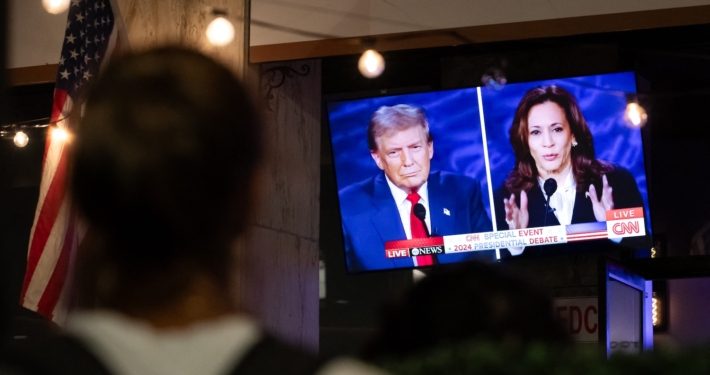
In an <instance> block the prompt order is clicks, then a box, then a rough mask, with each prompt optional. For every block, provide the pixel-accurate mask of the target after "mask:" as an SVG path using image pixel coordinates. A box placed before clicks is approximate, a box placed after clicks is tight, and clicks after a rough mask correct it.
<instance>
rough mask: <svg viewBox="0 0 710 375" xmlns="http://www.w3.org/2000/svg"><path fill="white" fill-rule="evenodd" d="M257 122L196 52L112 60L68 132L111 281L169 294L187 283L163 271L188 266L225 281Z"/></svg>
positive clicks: (236, 88) (76, 193)
mask: <svg viewBox="0 0 710 375" xmlns="http://www.w3.org/2000/svg"><path fill="white" fill-rule="evenodd" d="M261 131H262V130H261V124H260V120H259V116H258V114H257V113H256V111H255V109H254V108H253V107H252V105H251V102H250V100H249V98H248V95H247V93H246V91H245V90H244V88H243V87H242V84H240V82H239V81H238V80H237V78H236V77H235V76H234V75H233V74H232V72H231V71H229V70H228V69H227V68H225V67H224V66H222V65H221V64H218V63H216V62H215V61H213V60H211V59H210V58H208V57H205V56H203V55H201V54H199V53H197V52H193V51H189V50H185V49H180V48H177V47H166V48H161V49H155V50H151V51H148V52H143V53H138V54H134V55H127V56H122V57H120V58H119V59H118V60H116V61H114V62H112V63H111V64H110V65H109V66H108V67H107V69H106V71H105V72H104V73H103V74H102V75H101V77H100V78H99V80H98V81H97V82H96V85H95V86H94V87H93V88H92V90H91V92H90V93H89V96H88V100H87V104H86V109H85V116H84V118H83V120H82V121H81V126H80V127H79V129H78V130H77V133H76V137H75V139H74V143H73V147H74V149H73V165H72V167H73V168H72V173H71V177H70V190H71V195H72V199H73V203H74V204H75V206H76V207H77V208H78V209H79V212H80V213H81V214H82V216H83V217H84V218H85V219H86V220H87V221H88V223H89V228H90V232H91V233H93V234H96V233H98V234H99V235H100V236H99V237H100V238H101V240H102V241H100V243H101V247H102V249H101V250H102V252H103V253H104V257H105V259H106V262H107V263H108V264H110V265H111V267H112V271H113V273H115V275H113V276H114V277H115V278H117V279H118V280H116V282H115V283H114V284H121V285H122V287H123V286H125V289H126V290H127V292H126V293H129V292H128V290H129V289H131V287H130V286H129V285H132V284H135V285H133V286H134V287H136V286H138V285H139V283H142V282H146V283H148V281H147V279H150V280H153V281H155V280H160V278H163V280H164V284H165V285H169V286H168V287H166V289H169V291H168V292H166V293H167V294H166V295H165V297H166V298H169V295H178V294H179V293H181V292H182V290H181V288H180V285H178V284H180V282H179V281H176V282H175V285H170V284H171V281H170V277H169V275H168V274H169V273H170V270H173V271H172V272H173V273H174V274H176V275H175V279H176V280H179V278H180V275H179V273H180V272H182V271H185V270H186V269H188V268H189V269H191V270H200V271H202V272H204V273H206V274H208V275H210V276H213V277H214V278H215V279H216V280H217V281H218V282H227V278H228V277H227V274H228V267H229V264H230V262H229V260H230V258H231V257H230V253H231V243H232V241H233V240H234V239H235V238H236V237H237V236H238V235H239V234H240V233H242V232H243V231H244V229H245V226H246V220H247V218H248V217H249V214H250V212H251V209H252V207H251V205H252V202H251V201H250V198H251V197H252V190H253V186H252V185H253V183H254V177H255V173H256V169H257V166H258V164H259V161H260V158H261V155H262V139H261V138H262V135H261ZM92 237H94V236H92ZM91 242H96V241H95V240H92V241H91ZM177 269H181V271H176V270H177ZM183 278H184V275H183ZM183 286H184V285H183ZM146 288H148V286H146ZM134 289H135V288H134ZM138 289H139V290H140V288H138ZM132 292H136V290H133V291H132ZM136 298H138V297H136ZM146 298H149V299H151V298H154V299H155V300H154V301H153V302H154V303H161V301H160V300H159V299H160V298H159V297H157V296H156V293H152V295H149V293H146Z"/></svg>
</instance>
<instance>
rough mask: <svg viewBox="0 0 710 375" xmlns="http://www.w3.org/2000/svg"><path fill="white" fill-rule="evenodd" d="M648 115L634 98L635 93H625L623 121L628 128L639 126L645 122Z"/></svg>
mask: <svg viewBox="0 0 710 375" xmlns="http://www.w3.org/2000/svg"><path fill="white" fill-rule="evenodd" d="M646 120H648V115H647V114H646V110H645V109H643V107H641V106H640V105H639V103H638V101H637V100H636V95H635V94H626V110H625V111H624V122H626V125H627V126H629V127H630V128H640V127H642V126H644V125H645V124H646Z"/></svg>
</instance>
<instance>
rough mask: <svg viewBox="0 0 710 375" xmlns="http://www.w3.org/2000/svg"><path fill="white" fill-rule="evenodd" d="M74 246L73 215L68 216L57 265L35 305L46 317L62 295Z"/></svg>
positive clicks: (52, 310) (50, 313) (49, 315)
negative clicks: (67, 224)
mask: <svg viewBox="0 0 710 375" xmlns="http://www.w3.org/2000/svg"><path fill="white" fill-rule="evenodd" d="M73 244H74V215H73V213H70V214H69V226H68V228H67V232H66V234H65V235H64V245H63V246H62V252H61V253H60V254H59V259H58V260H57V265H56V266H55V267H54V271H53V272H52V276H51V277H50V279H49V283H47V287H46V288H45V289H44V293H43V294H42V298H40V300H39V303H38V304H37V312H38V313H40V314H42V315H43V316H46V317H51V316H52V313H53V312H54V307H55V306H57V302H58V301H59V296H61V294H62V289H64V283H65V282H66V278H67V272H68V270H69V259H70V258H71V257H70V255H71V250H72V246H73Z"/></svg>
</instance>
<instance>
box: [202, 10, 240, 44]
mask: <svg viewBox="0 0 710 375" xmlns="http://www.w3.org/2000/svg"><path fill="white" fill-rule="evenodd" d="M233 39H234V25H232V23H231V22H229V20H228V19H226V18H224V17H222V16H219V17H217V18H215V19H214V20H212V22H210V24H209V25H208V26H207V40H209V41H210V43H212V44H213V45H215V46H225V45H227V44H229V43H230V42H231V41H232V40H233Z"/></svg>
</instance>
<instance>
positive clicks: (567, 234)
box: [385, 207, 646, 258]
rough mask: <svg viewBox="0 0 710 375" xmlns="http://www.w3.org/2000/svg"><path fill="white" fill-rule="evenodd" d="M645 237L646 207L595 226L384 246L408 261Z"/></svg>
mask: <svg viewBox="0 0 710 375" xmlns="http://www.w3.org/2000/svg"><path fill="white" fill-rule="evenodd" d="M645 235H646V225H645V222H644V217H643V208H642V207H636V208H624V209H618V210H611V211H607V213H606V221H600V222H594V223H582V224H572V225H558V226H551V227H540V228H527V229H515V230H503V231H497V232H480V233H469V234H457V235H453V236H444V237H431V238H416V239H411V240H401V241H390V242H387V243H385V256H386V257H387V258H405V257H412V256H417V255H429V254H451V253H460V252H465V251H481V250H495V249H505V248H510V247H520V246H538V245H552V244H560V243H568V242H577V241H588V240H599V239H607V238H609V239H616V238H624V237H636V236H645Z"/></svg>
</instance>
